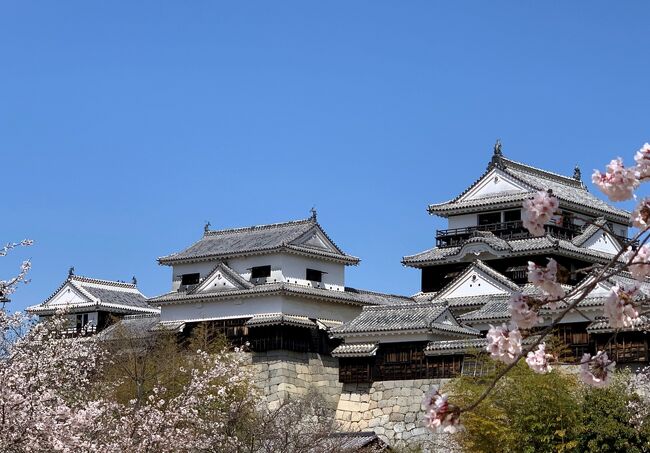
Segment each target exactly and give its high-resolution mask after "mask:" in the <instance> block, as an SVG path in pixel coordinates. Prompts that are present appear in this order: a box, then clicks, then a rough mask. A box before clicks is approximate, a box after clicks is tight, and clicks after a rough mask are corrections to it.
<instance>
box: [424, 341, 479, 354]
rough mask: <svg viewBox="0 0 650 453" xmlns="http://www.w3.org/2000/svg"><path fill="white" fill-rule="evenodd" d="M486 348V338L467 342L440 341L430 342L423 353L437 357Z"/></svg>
mask: <svg viewBox="0 0 650 453" xmlns="http://www.w3.org/2000/svg"><path fill="white" fill-rule="evenodd" d="M485 346H487V339H486V338H471V339H468V340H441V341H430V342H429V343H428V344H427V346H426V348H424V353H425V354H426V355H437V354H447V353H454V352H456V353H464V352H467V351H468V350H470V349H483V348H485Z"/></svg>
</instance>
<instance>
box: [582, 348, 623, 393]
mask: <svg viewBox="0 0 650 453" xmlns="http://www.w3.org/2000/svg"><path fill="white" fill-rule="evenodd" d="M614 366H616V362H613V361H611V360H609V357H607V353H606V352H603V351H598V353H597V354H596V355H595V356H593V357H592V356H591V355H590V354H589V353H586V354H584V355H583V356H582V360H581V361H580V377H581V379H582V380H583V381H584V382H585V383H586V384H589V385H592V386H594V387H605V386H606V385H607V384H609V381H610V379H611V377H612V374H613V373H614Z"/></svg>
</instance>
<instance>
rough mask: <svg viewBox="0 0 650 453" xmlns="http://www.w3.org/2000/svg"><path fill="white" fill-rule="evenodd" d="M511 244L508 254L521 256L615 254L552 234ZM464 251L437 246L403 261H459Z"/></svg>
mask: <svg viewBox="0 0 650 453" xmlns="http://www.w3.org/2000/svg"><path fill="white" fill-rule="evenodd" d="M507 242H508V245H509V246H510V251H509V252H508V253H507V255H508V256H509V257H510V256H521V255H529V254H535V255H537V254H545V253H548V252H554V253H557V254H559V255H565V256H572V257H579V258H592V259H596V260H597V261H600V262H603V263H607V262H609V261H610V260H611V259H612V257H613V255H612V254H610V253H606V252H601V251H598V250H592V249H587V248H583V247H578V246H577V245H575V244H574V243H572V242H571V241H567V240H565V239H556V238H553V237H551V236H548V235H547V236H542V237H532V238H526V239H516V240H512V241H507ZM461 251H462V246H454V247H442V248H441V247H435V248H432V249H429V250H425V251H424V252H420V253H417V254H415V255H410V256H405V257H404V258H403V259H402V263H403V264H404V265H406V266H412V267H420V266H426V265H428V264H442V263H446V262H457V261H458V259H459V258H461V257H460V256H459V254H460V253H461Z"/></svg>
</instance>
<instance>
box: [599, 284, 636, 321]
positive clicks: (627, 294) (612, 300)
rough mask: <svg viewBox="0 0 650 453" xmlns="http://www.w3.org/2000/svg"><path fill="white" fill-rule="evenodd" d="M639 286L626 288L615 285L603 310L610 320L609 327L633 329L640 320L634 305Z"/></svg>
mask: <svg viewBox="0 0 650 453" xmlns="http://www.w3.org/2000/svg"><path fill="white" fill-rule="evenodd" d="M637 292H638V287H637V286H632V287H630V288H625V287H623V286H621V285H615V286H614V287H613V288H612V289H611V290H610V292H609V294H608V296H607V299H605V304H604V307H603V310H604V312H605V316H607V318H608V319H609V325H610V326H612V327H614V328H616V329H618V328H621V327H633V326H634V325H635V324H636V323H637V322H638V320H639V313H638V312H637V311H636V309H635V308H634V304H633V303H632V301H633V299H634V296H635V294H636V293H637Z"/></svg>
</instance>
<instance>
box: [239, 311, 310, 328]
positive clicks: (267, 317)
mask: <svg viewBox="0 0 650 453" xmlns="http://www.w3.org/2000/svg"><path fill="white" fill-rule="evenodd" d="M244 325H246V326H248V327H264V326H285V325H288V326H297V327H309V328H315V327H317V325H316V323H315V322H314V321H312V320H311V319H309V318H308V317H306V316H298V315H286V314H283V313H265V314H260V315H255V316H253V317H252V318H251V319H249V320H248V321H246V322H245V323H244Z"/></svg>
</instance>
